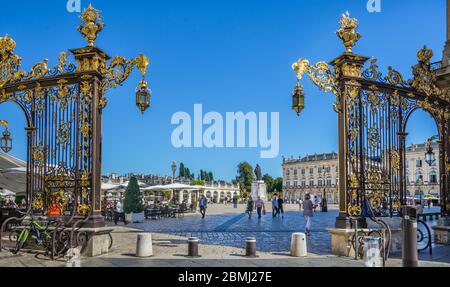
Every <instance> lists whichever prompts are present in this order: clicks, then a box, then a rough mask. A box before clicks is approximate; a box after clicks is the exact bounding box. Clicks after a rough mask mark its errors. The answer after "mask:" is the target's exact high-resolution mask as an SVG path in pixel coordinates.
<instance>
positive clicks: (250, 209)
mask: <svg viewBox="0 0 450 287" xmlns="http://www.w3.org/2000/svg"><path fill="white" fill-rule="evenodd" d="M254 206H255V202H254V201H253V198H252V197H251V196H250V197H249V199H248V201H247V210H246V212H247V215H248V219H251V218H252V213H253V208H254Z"/></svg>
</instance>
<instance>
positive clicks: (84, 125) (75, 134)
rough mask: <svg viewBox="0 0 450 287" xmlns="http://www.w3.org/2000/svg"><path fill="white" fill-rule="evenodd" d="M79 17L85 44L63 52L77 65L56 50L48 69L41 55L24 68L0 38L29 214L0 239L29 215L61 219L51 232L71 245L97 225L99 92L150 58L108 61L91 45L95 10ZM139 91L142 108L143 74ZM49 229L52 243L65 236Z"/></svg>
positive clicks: (3, 92) (2, 97) (3, 97)
mask: <svg viewBox="0 0 450 287" xmlns="http://www.w3.org/2000/svg"><path fill="white" fill-rule="evenodd" d="M81 20H82V22H83V25H80V26H79V27H78V30H79V31H80V33H81V34H82V35H83V36H84V37H85V39H86V40H87V42H88V45H87V46H86V47H83V48H80V49H73V50H70V53H71V54H72V55H73V57H74V59H75V61H76V64H73V63H71V62H70V61H69V60H68V55H67V54H66V53H65V52H62V53H60V57H59V58H58V64H57V65H56V66H55V67H54V68H53V69H50V68H48V60H44V61H42V62H39V63H37V64H36V65H34V66H33V67H32V69H31V71H30V72H25V71H22V70H20V66H21V58H20V57H19V56H17V55H16V54H15V53H14V48H15V46H16V43H15V42H14V40H13V39H12V38H10V37H9V36H8V35H6V36H5V37H3V38H1V37H0V60H1V61H0V103H4V102H13V103H15V104H17V105H18V106H19V107H20V108H21V109H22V111H23V112H24V115H25V117H26V121H27V128H26V131H27V138H28V140H27V141H28V143H27V145H28V146H27V150H28V156H27V175H26V176H27V188H26V190H27V197H26V199H27V206H28V211H27V212H26V214H25V215H24V216H23V217H22V218H11V219H10V220H8V221H6V222H5V223H4V224H3V226H2V228H1V229H0V238H1V232H3V231H4V229H5V227H6V226H7V225H8V222H9V221H19V222H20V221H21V220H23V219H24V218H25V217H26V216H28V215H30V214H40V215H44V216H54V217H58V218H60V219H61V222H60V224H58V225H57V226H56V230H58V229H59V230H60V231H63V230H67V228H69V229H68V230H69V231H70V235H71V236H70V240H71V243H72V242H73V241H74V232H75V231H76V230H77V229H79V228H80V227H81V226H83V227H86V226H89V227H98V226H103V225H104V220H103V217H102V216H101V181H100V180H101V158H102V154H101V149H102V142H101V130H102V112H103V109H104V108H105V106H106V104H107V99H106V97H105V93H106V91H107V90H108V89H110V88H115V87H116V86H117V85H121V84H122V83H123V82H124V81H125V80H126V79H127V78H128V76H129V75H130V74H131V72H132V70H133V68H134V67H137V68H138V69H139V70H140V71H141V73H142V76H143V77H144V76H145V74H146V70H147V65H148V64H149V60H148V58H147V57H146V56H144V55H142V54H141V55H140V56H139V57H137V58H135V59H132V60H126V59H125V58H124V57H122V56H118V57H115V58H113V59H110V57H109V56H108V55H107V54H106V53H105V52H103V51H102V50H101V49H99V48H97V47H95V46H94V40H95V39H96V38H97V34H98V33H99V32H100V31H101V30H102V29H103V23H102V21H101V18H100V13H99V11H97V10H96V9H94V8H93V7H92V6H89V8H87V9H85V10H84V12H83V13H82V17H81ZM138 92H139V93H138V94H137V98H136V104H137V105H138V107H139V109H141V111H142V112H143V111H145V109H146V108H148V106H149V97H150V94H149V92H148V89H147V83H146V82H145V80H144V79H143V80H142V81H141V82H140V83H139V87H138ZM142 97H143V98H142ZM88 222H89V225H88V224H87V223H88ZM54 234H59V238H55V239H54V241H58V240H61V239H62V238H63V237H64V238H65V239H66V240H68V238H69V237H68V236H67V233H66V234H65V235H64V236H63V234H64V232H59V233H57V232H54ZM0 244H1V240H0ZM0 250H1V247H0Z"/></svg>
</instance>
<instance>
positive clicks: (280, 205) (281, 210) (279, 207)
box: [278, 196, 284, 218]
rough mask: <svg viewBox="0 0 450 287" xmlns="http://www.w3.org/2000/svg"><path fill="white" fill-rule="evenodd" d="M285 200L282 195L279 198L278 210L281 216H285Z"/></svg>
mask: <svg viewBox="0 0 450 287" xmlns="http://www.w3.org/2000/svg"><path fill="white" fill-rule="evenodd" d="M283 203H284V200H283V198H281V196H280V197H279V198H278V212H279V213H280V214H281V218H284V209H283Z"/></svg>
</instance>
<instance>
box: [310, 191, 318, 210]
mask: <svg viewBox="0 0 450 287" xmlns="http://www.w3.org/2000/svg"><path fill="white" fill-rule="evenodd" d="M311 202H312V204H313V206H314V207H313V211H314V212H316V208H317V206H318V204H319V199H318V198H317V195H314V199H312V201H311Z"/></svg>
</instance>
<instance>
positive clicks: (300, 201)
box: [298, 198, 303, 211]
mask: <svg viewBox="0 0 450 287" xmlns="http://www.w3.org/2000/svg"><path fill="white" fill-rule="evenodd" d="M302 207H303V200H302V199H301V198H299V199H298V209H299V211H302Z"/></svg>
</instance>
